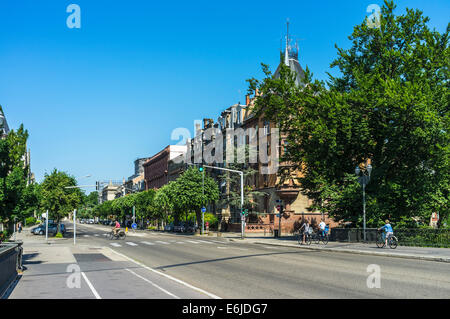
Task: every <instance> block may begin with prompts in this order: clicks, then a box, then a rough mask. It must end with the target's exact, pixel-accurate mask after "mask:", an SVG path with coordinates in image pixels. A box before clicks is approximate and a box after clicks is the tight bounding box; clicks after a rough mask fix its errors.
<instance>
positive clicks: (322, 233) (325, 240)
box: [314, 230, 329, 245]
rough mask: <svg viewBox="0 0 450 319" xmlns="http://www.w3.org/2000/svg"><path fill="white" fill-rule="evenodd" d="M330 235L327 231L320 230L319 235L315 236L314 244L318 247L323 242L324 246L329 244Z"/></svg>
mask: <svg viewBox="0 0 450 319" xmlns="http://www.w3.org/2000/svg"><path fill="white" fill-rule="evenodd" d="M328 240H329V237H328V233H326V232H325V231H321V230H319V231H318V232H317V233H315V234H314V242H315V243H316V244H317V245H318V244H320V242H322V243H323V244H324V245H326V244H328Z"/></svg>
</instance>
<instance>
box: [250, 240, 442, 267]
mask: <svg viewBox="0 0 450 319" xmlns="http://www.w3.org/2000/svg"><path fill="white" fill-rule="evenodd" d="M252 243H253V244H260V245H272V246H283V247H290V248H299V249H308V250H314V251H331V252H337V253H347V254H357V255H368V256H383V257H394V258H403V259H417V260H426V261H437V262H445V263H450V258H447V257H430V256H418V255H406V254H392V253H383V252H370V251H364V250H351V249H334V248H316V247H307V246H298V245H289V244H278V243H264V242H260V241H253V242H252Z"/></svg>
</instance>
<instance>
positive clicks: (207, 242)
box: [197, 240, 213, 245]
mask: <svg viewBox="0 0 450 319" xmlns="http://www.w3.org/2000/svg"><path fill="white" fill-rule="evenodd" d="M197 241H199V242H201V243H205V244H210V245H212V244H213V243H212V242H210V241H206V240H197Z"/></svg>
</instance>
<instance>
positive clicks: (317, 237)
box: [314, 234, 320, 245]
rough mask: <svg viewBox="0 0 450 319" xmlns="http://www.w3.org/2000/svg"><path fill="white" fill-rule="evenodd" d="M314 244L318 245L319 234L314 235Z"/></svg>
mask: <svg viewBox="0 0 450 319" xmlns="http://www.w3.org/2000/svg"><path fill="white" fill-rule="evenodd" d="M314 243H315V244H316V245H319V244H320V235H319V234H314Z"/></svg>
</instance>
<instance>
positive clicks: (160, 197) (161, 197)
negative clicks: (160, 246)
mask: <svg viewBox="0 0 450 319" xmlns="http://www.w3.org/2000/svg"><path fill="white" fill-rule="evenodd" d="M174 188H175V182H169V183H168V184H166V185H164V186H163V187H161V188H160V189H158V190H157V191H156V194H155V198H154V209H155V215H154V216H155V218H156V219H158V220H161V221H163V222H167V220H168V217H169V214H170V213H172V212H173V210H174V207H175V197H174ZM158 224H159V223H158Z"/></svg>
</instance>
